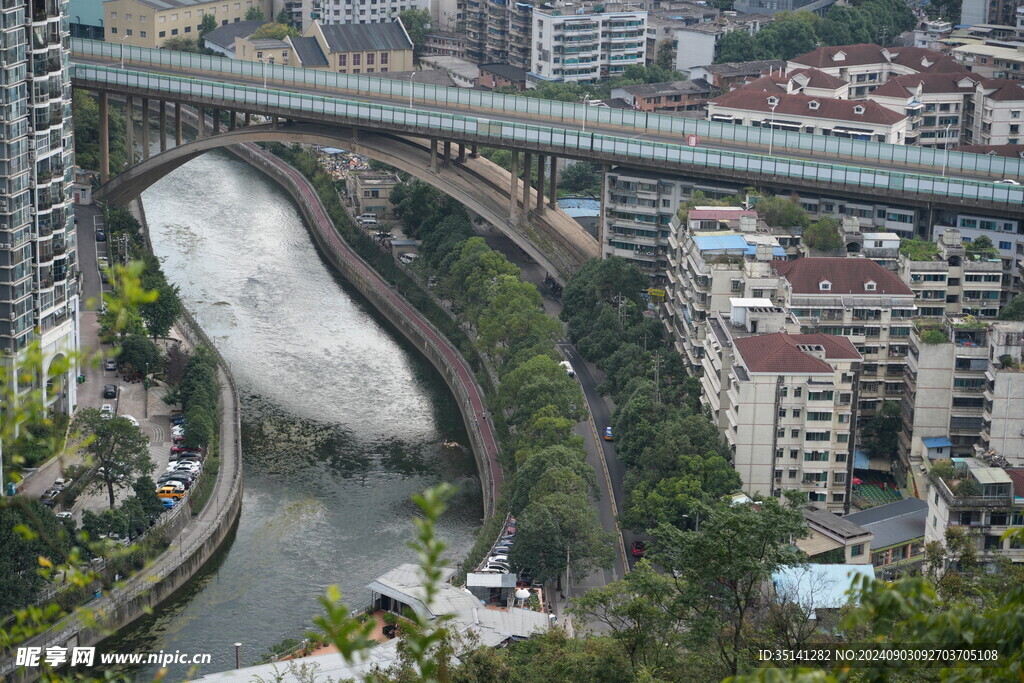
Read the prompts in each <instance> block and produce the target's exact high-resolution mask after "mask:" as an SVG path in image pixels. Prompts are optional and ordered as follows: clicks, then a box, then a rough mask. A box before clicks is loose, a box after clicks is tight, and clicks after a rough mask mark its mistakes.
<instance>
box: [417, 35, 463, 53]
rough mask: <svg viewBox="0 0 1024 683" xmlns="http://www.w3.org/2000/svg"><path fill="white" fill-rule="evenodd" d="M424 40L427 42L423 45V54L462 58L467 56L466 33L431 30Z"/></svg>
mask: <svg viewBox="0 0 1024 683" xmlns="http://www.w3.org/2000/svg"><path fill="white" fill-rule="evenodd" d="M424 40H425V42H426V44H425V45H424V47H423V54H426V55H445V56H448V57H462V58H465V56H466V43H467V40H466V34H465V33H449V32H447V31H430V32H429V33H427V35H426V37H425V38H424Z"/></svg>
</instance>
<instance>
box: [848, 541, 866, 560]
mask: <svg viewBox="0 0 1024 683" xmlns="http://www.w3.org/2000/svg"><path fill="white" fill-rule="evenodd" d="M863 554H864V544H863V543H858V544H857V545H851V546H850V557H860V556H861V555H863Z"/></svg>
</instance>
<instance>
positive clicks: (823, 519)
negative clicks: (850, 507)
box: [804, 505, 870, 540]
mask: <svg viewBox="0 0 1024 683" xmlns="http://www.w3.org/2000/svg"><path fill="white" fill-rule="evenodd" d="M804 519H806V520H807V521H808V522H809V523H811V524H813V525H816V526H818V527H821V528H822V529H824V530H826V531H828V532H831V533H832V534H833V535H835V536H839V537H840V538H842V539H844V540H850V539H854V538H858V537H860V536H867V535H868V533H870V532H868V531H867V530H866V529H864V528H863V527H861V526H859V525H858V524H856V523H854V522H852V521H851V520H850V517H849V516H846V517H840V516H839V515H836V514H833V513H831V512H829V511H828V510H822V509H820V508H817V507H814V506H813V505H809V506H807V507H806V508H804Z"/></svg>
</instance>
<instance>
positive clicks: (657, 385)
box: [654, 351, 661, 405]
mask: <svg viewBox="0 0 1024 683" xmlns="http://www.w3.org/2000/svg"><path fill="white" fill-rule="evenodd" d="M654 402H655V403H656V404H657V405H661V352H660V351H659V352H658V353H656V354H654Z"/></svg>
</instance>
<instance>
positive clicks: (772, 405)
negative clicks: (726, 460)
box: [701, 299, 861, 512]
mask: <svg viewBox="0 0 1024 683" xmlns="http://www.w3.org/2000/svg"><path fill="white" fill-rule="evenodd" d="M770 303H771V302H769V301H765V300H760V301H758V300H742V299H733V300H732V310H731V313H730V314H729V316H728V317H727V316H725V315H723V314H722V313H720V312H719V313H716V314H715V315H714V316H713V317H710V318H709V319H708V321H707V323H706V327H707V328H708V329H707V332H706V335H705V339H704V349H705V353H704V373H703V375H702V376H701V386H702V389H703V391H702V400H703V401H705V402H706V404H707V406H708V409H709V410H710V412H711V416H712V420H714V421H715V423H716V424H717V425H718V428H719V430H720V431H721V432H722V435H723V437H724V439H725V441H726V443H727V445H728V447H729V450H730V453H731V455H732V461H733V467H734V468H735V469H736V471H737V472H738V473H739V475H740V479H741V480H742V482H743V490H744V491H745V492H746V493H748V494H750V495H753V494H760V495H763V496H775V497H777V498H779V497H781V496H782V492H783V491H784V490H788V489H796V490H798V491H801V492H803V493H806V494H807V495H808V498H809V500H810V501H811V502H812V503H816V504H818V506H820V507H824V508H826V509H828V510H830V511H835V512H846V511H848V510H849V502H850V488H849V487H850V485H851V482H852V477H853V458H852V457H851V455H852V453H853V450H852V449H853V429H854V425H856V423H857V405H856V401H855V400H854V392H855V390H856V386H857V384H856V382H857V373H858V369H859V366H860V362H861V355H860V354H859V353H858V352H857V350H856V349H855V348H854V347H853V344H851V343H850V341H849V340H848V339H846V338H844V337H839V336H834V335H828V334H789V333H787V332H785V331H781V330H782V329H784V327H785V324H786V318H787V314H786V312H785V311H784V310H783V309H782V308H779V307H777V306H771V305H770ZM763 304H768V305H763Z"/></svg>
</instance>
